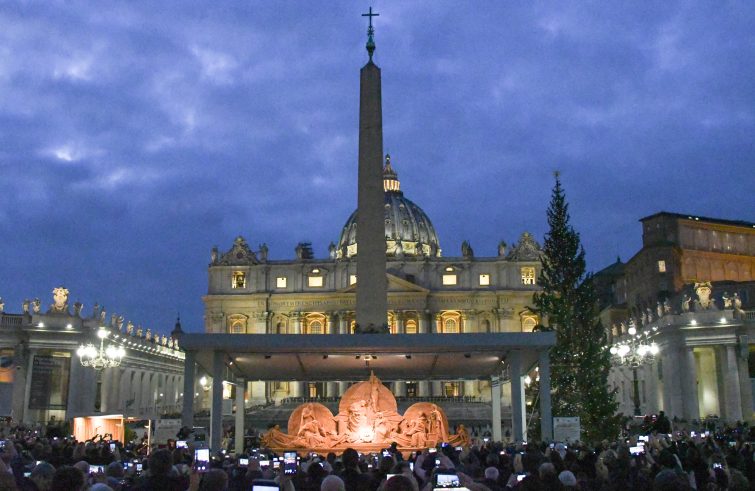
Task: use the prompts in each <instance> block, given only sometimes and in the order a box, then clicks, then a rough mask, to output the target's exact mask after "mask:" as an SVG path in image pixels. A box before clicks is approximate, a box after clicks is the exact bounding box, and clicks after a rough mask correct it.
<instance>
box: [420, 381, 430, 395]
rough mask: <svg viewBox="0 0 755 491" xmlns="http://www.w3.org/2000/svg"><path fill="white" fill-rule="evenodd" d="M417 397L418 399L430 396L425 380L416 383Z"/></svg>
mask: <svg viewBox="0 0 755 491" xmlns="http://www.w3.org/2000/svg"><path fill="white" fill-rule="evenodd" d="M417 395H419V397H429V396H430V382H428V381H427V380H420V381H419V382H417Z"/></svg>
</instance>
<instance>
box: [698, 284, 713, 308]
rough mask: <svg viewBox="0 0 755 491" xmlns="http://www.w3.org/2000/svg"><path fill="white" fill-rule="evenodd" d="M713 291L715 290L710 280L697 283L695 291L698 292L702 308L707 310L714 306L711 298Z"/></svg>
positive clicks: (699, 303)
mask: <svg viewBox="0 0 755 491" xmlns="http://www.w3.org/2000/svg"><path fill="white" fill-rule="evenodd" d="M712 291H713V290H712V288H711V285H710V282H709V281H706V282H704V283H695V293H697V298H698V305H700V307H701V308H703V309H705V310H707V309H710V308H713V307H714V305H713V302H711V298H710V294H711V293H712Z"/></svg>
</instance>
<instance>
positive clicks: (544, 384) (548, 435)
mask: <svg viewBox="0 0 755 491" xmlns="http://www.w3.org/2000/svg"><path fill="white" fill-rule="evenodd" d="M538 365H539V367H540V368H539V373H540V435H541V437H540V439H541V440H542V441H544V442H547V441H549V440H553V417H552V414H551V358H550V353H549V352H548V350H547V349H546V350H543V351H541V352H540V353H539V363H538Z"/></svg>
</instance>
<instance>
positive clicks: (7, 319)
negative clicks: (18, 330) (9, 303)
mask: <svg viewBox="0 0 755 491" xmlns="http://www.w3.org/2000/svg"><path fill="white" fill-rule="evenodd" d="M23 323H24V317H23V316H22V315H8V314H0V326H7V327H13V326H21V325H23Z"/></svg>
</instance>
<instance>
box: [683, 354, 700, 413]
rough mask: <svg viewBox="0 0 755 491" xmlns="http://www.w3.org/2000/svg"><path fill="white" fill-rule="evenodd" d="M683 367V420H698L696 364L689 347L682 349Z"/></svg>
mask: <svg viewBox="0 0 755 491" xmlns="http://www.w3.org/2000/svg"><path fill="white" fill-rule="evenodd" d="M683 350H684V351H683V353H684V358H683V360H682V361H683V362H684V367H683V369H682V373H681V376H682V377H681V378H682V384H683V387H682V397H683V402H684V413H683V414H684V418H685V419H686V420H687V421H692V420H693V419H700V404H699V403H698V400H697V364H696V363H695V351H694V350H693V348H691V347H685V348H683Z"/></svg>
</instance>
